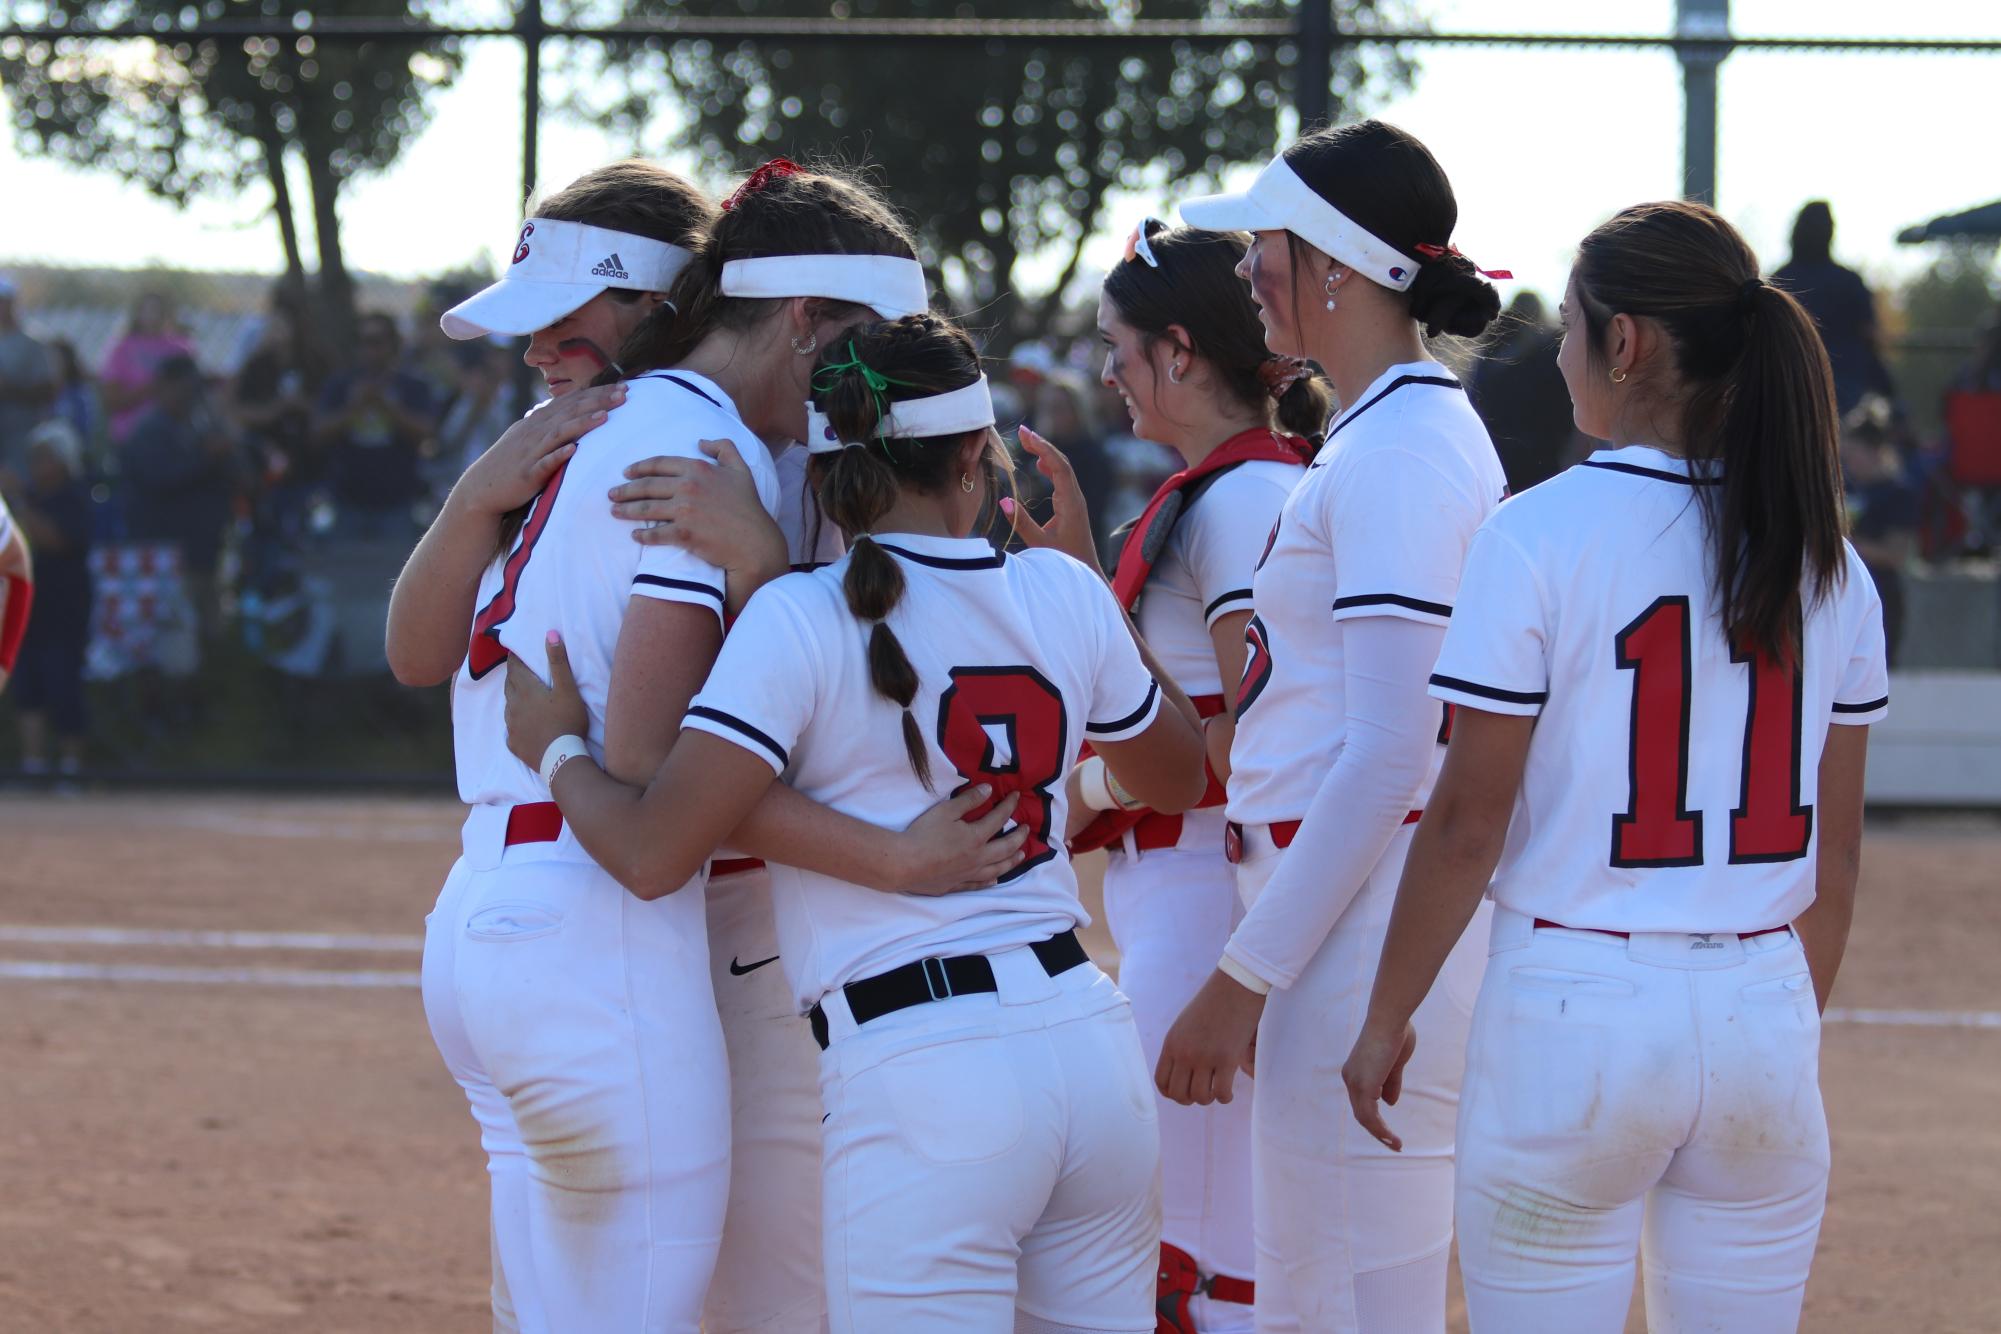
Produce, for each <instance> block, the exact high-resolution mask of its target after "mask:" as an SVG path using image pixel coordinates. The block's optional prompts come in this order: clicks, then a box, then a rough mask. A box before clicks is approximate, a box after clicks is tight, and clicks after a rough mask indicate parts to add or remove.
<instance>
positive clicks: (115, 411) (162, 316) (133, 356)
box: [98, 292, 195, 445]
mask: <svg viewBox="0 0 2001 1334" xmlns="http://www.w3.org/2000/svg"><path fill="white" fill-rule="evenodd" d="M194 355H195V347H194V344H193V343H192V342H190V341H188V336H187V335H186V334H185V333H183V332H181V330H180V329H179V328H178V327H177V326H176V325H175V323H174V321H173V318H172V315H171V312H169V311H168V309H167V299H166V298H165V297H163V296H161V295H160V294H159V293H157V292H148V293H146V294H145V295H144V296H141V297H140V298H139V299H138V300H137V301H135V302H133V303H132V316H131V319H130V320H129V321H128V322H127V324H126V326H125V332H124V334H123V335H121V336H120V337H119V339H118V341H117V342H116V343H113V344H112V345H111V351H110V352H109V353H107V354H106V355H105V358H104V366H103V368H102V369H101V370H100V371H99V372H98V379H99V381H100V382H101V384H102V387H103V390H104V406H105V407H106V408H107V409H109V411H110V413H111V443H112V444H113V445H122V444H124V443H125V440H126V438H127V437H128V436H130V435H131V434H132V429H133V428H134V427H135V426H137V425H138V424H139V422H140V419H141V418H143V417H145V415H146V411H147V409H148V408H150V407H152V406H153V401H152V397H151V395H152V392H153V387H154V385H155V384H156V383H157V377H158V375H159V371H160V368H161V367H162V366H163V365H165V364H166V362H167V361H168V360H169V359H171V358H173V357H186V358H188V359H189V360H191V361H192V360H193V359H194Z"/></svg>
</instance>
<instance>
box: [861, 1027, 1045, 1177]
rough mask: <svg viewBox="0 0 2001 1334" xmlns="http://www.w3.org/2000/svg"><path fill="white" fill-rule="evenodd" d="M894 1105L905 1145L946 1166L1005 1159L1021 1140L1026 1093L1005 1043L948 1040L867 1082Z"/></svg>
mask: <svg viewBox="0 0 2001 1334" xmlns="http://www.w3.org/2000/svg"><path fill="white" fill-rule="evenodd" d="M860 1082H862V1083H863V1085H864V1087H865V1086H866V1085H867V1084H869V1083H873V1084H875V1085H876V1088H877V1089H878V1090H879V1091H880V1093H881V1095H882V1096H884V1097H887V1098H888V1099H889V1100H890V1106H891V1108H892V1109H893V1114H894V1115H895V1117H896V1124H897V1129H898V1130H899V1132H900V1133H901V1136H902V1139H903V1142H904V1144H905V1145H906V1146H907V1147H908V1148H909V1149H910V1151H911V1152H912V1153H915V1154H916V1155H917V1156H918V1157H920V1158H923V1159H924V1160H925V1161H926V1162H930V1163H935V1164H938V1165H940V1166H952V1165H956V1164H965V1163H977V1162H983V1161H985V1160H987V1159H989V1158H998V1157H999V1156H1001V1155H1002V1154H1004V1153H1006V1152H1007V1151H1008V1150H1010V1149H1012V1148H1013V1147H1014V1146H1015V1145H1016V1144H1017V1143H1019V1142H1020V1141H1021V1135H1022V1120H1023V1118H1022V1102H1021V1087H1020V1083H1019V1080H1018V1076H1017V1073H1016V1070H1015V1064H1014V1062H1013V1061H1012V1060H1010V1059H1009V1052H1008V1051H1007V1048H1006V1045H1005V1043H1004V1042H1002V1041H997V1040H994V1039H980V1038H975V1039H969V1040H967V1041H962V1042H945V1043H940V1044H938V1045H936V1046H931V1047H920V1048H918V1049H917V1050H916V1051H912V1052H906V1053H905V1054H903V1055H901V1056H893V1057H891V1058H890V1059H889V1060H887V1061H885V1062H883V1063H882V1064H881V1065H879V1066H877V1067H876V1068H875V1069H874V1070H870V1071H865V1072H863V1074H862V1075H861V1076H860Z"/></svg>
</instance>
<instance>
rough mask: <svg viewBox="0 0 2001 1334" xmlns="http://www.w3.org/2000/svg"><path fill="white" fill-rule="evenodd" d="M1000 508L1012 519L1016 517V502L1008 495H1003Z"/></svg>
mask: <svg viewBox="0 0 2001 1334" xmlns="http://www.w3.org/2000/svg"><path fill="white" fill-rule="evenodd" d="M1000 509H1001V513H1002V514H1005V515H1007V516H1008V517H1009V518H1010V519H1011V518H1013V517H1014V502H1013V501H1012V500H1009V499H1008V498H1007V497H1006V496H1002V497H1001V503H1000Z"/></svg>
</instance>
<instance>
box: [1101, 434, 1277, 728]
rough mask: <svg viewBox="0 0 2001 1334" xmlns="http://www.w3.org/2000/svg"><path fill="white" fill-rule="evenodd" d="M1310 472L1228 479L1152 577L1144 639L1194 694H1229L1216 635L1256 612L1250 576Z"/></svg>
mask: <svg viewBox="0 0 2001 1334" xmlns="http://www.w3.org/2000/svg"><path fill="white" fill-rule="evenodd" d="M1303 475H1304V472H1303V470H1302V469H1300V468H1298V467H1296V466H1294V465H1292V464H1288V463H1273V462H1269V461H1265V460H1253V461H1251V462H1249V463H1240V464H1238V465H1237V466H1236V467H1234V468H1231V469H1230V470H1229V471H1228V472H1225V473H1223V474H1221V475H1220V476H1218V477H1217V478H1216V479H1215V480H1214V481H1213V482H1211V483H1209V485H1208V486H1207V487H1206V488H1205V489H1204V490H1203V492H1202V496H1201V499H1200V500H1198V501H1197V502H1196V503H1195V504H1194V505H1192V506H1190V507H1189V508H1188V510H1187V511H1186V512H1185V513H1184V514H1183V515H1182V516H1181V518H1180V520H1179V522H1177V523H1176V524H1175V525H1174V532H1173V535H1172V536H1170V537H1169V538H1168V541H1167V550H1166V551H1164V552H1162V553H1161V557H1160V559H1159V560H1158V561H1156V562H1155V563H1154V567H1153V571H1152V573H1151V574H1149V575H1148V576H1147V581H1146V590H1145V592H1144V593H1142V594H1141V596H1140V600H1139V609H1138V610H1137V611H1136V612H1135V613H1134V615H1135V617H1136V618H1137V619H1138V622H1139V628H1140V634H1141V635H1143V636H1144V637H1145V638H1146V643H1147V647H1148V648H1150V649H1152V650H1153V655H1154V657H1155V658H1156V659H1157V660H1158V661H1159V662H1160V665H1161V668H1162V670H1164V671H1165V672H1166V673H1167V674H1168V676H1169V677H1171V678H1173V680H1174V681H1175V682H1176V683H1177V684H1178V685H1180V687H1181V688H1182V689H1183V690H1184V691H1186V692H1187V693H1188V694H1189V695H1190V696H1195V695H1220V694H1222V693H1223V682H1222V678H1221V677H1220V676H1219V675H1218V673H1217V671H1216V649H1215V645H1214V644H1213V642H1212V641H1211V640H1210V638H1209V630H1210V628H1211V627H1212V626H1214V625H1215V624H1216V622H1217V621H1218V620H1220V619H1222V618H1223V617H1225V616H1228V615H1230V614H1231V613H1233V612H1242V611H1249V610H1250V609H1251V574H1252V572H1253V571H1254V570H1255V569H1256V568H1257V563H1258V557H1259V556H1260V555H1261V554H1262V553H1263V551H1264V543H1265V538H1266V537H1267V536H1268V535H1269V534H1270V532H1271V524H1272V521H1273V519H1275V518H1276V517H1277V516H1278V512H1279V507H1280V506H1282V505H1283V504H1284V503H1285V498H1286V497H1287V496H1288V495H1290V494H1291V493H1292V487H1293V484H1294V483H1295V482H1297V481H1298V480H1299V479H1300V478H1301V477H1302V476H1303ZM1232 685H1233V687H1234V683H1232Z"/></svg>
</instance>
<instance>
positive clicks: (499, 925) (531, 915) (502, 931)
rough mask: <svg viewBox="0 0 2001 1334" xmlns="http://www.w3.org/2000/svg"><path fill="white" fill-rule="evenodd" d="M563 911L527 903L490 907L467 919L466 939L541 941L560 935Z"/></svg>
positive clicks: (540, 904)
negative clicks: (548, 936)
mask: <svg viewBox="0 0 2001 1334" xmlns="http://www.w3.org/2000/svg"><path fill="white" fill-rule="evenodd" d="M562 926H563V914H562V912H561V910H559V909H556V908H552V907H550V906H549V905H548V904H546V903H535V902H532V901H529V900H526V899H523V900H518V901H516V902H512V903H490V904H488V905H487V906H486V907H484V908H481V909H480V910H479V911H478V912H476V913H474V914H473V915H472V916H471V917H469V918H467V919H466V935H467V936H469V937H471V938H472V939H474V940H491V941H501V942H506V941H517V940H537V939H540V938H541V937H543V936H547V935H551V934H553V933H555V932H557V931H560V930H561V929H562Z"/></svg>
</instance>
